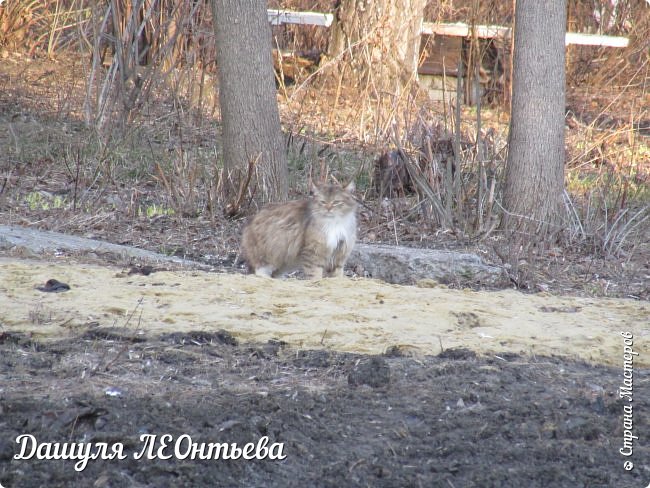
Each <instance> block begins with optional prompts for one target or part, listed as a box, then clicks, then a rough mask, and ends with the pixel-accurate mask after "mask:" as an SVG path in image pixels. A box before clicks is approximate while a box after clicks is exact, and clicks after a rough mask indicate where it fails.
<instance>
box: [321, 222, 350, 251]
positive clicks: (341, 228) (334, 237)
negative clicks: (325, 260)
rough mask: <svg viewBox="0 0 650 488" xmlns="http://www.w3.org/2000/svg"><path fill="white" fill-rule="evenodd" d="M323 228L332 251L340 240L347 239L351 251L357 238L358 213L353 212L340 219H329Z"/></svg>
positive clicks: (347, 246)
mask: <svg viewBox="0 0 650 488" xmlns="http://www.w3.org/2000/svg"><path fill="white" fill-rule="evenodd" d="M322 230H323V234H325V241H326V242H327V247H328V249H329V250H330V251H334V250H335V249H336V248H337V247H338V245H339V242H340V241H345V246H346V248H347V249H348V251H349V250H351V249H352V247H354V242H355V241H356V238H357V218H356V215H355V214H354V212H351V213H349V214H347V215H345V216H344V217H342V218H340V219H328V220H326V221H325V222H324V223H323V227H322Z"/></svg>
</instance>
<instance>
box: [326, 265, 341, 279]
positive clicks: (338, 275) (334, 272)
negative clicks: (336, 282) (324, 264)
mask: <svg viewBox="0 0 650 488" xmlns="http://www.w3.org/2000/svg"><path fill="white" fill-rule="evenodd" d="M326 276H327V277H333V278H343V266H337V267H335V268H333V269H332V270H330V271H328V272H327V274H326Z"/></svg>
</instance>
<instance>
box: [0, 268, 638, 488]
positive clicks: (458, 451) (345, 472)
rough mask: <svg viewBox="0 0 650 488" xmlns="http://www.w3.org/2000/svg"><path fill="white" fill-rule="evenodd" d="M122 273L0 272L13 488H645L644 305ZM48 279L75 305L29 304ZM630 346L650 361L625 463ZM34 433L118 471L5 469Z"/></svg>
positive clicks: (0, 363) (0, 423) (1, 369)
mask: <svg viewBox="0 0 650 488" xmlns="http://www.w3.org/2000/svg"><path fill="white" fill-rule="evenodd" d="M128 271H129V270H128V268H120V267H116V266H111V265H107V264H104V265H101V266H100V265H98V264H89V263H87V262H83V260H80V259H70V258H59V259H57V258H55V257H49V258H48V259H47V260H35V259H18V258H16V257H11V258H3V259H2V261H0V272H1V273H2V278H1V282H2V286H1V287H0V309H1V310H2V313H1V314H0V320H1V322H0V351H1V352H0V378H1V380H2V381H1V383H0V419H1V420H0V484H1V485H2V486H4V487H6V488H14V487H23V486H27V487H40V486H43V487H45V486H47V487H67V486H88V487H123V486H124V487H166V486H170V487H171V486H188V487H190V486H192V487H193V486H246V487H249V486H278V487H287V486H332V487H334V486H337V487H338V486H400V487H401V486H422V487H438V486H440V487H471V486H476V487H486V486H495V487H496V486H528V487H536V486H539V487H547V486H554V487H565V486H566V487H580V486H584V487H587V486H588V487H590V488H591V487H613V486H630V487H636V486H639V487H645V486H647V483H648V482H649V481H650V463H648V459H650V446H649V445H648V443H647V442H646V441H645V439H644V437H645V433H647V432H649V431H650V426H649V425H648V419H649V418H650V417H649V416H648V412H649V411H650V401H649V399H650V382H649V379H650V370H649V369H648V367H647V366H648V363H649V358H650V350H649V347H648V344H649V342H648V340H647V337H648V332H649V330H648V316H649V312H648V307H647V303H646V302H639V301H634V300H623V299H587V298H572V297H554V296H550V295H548V294H538V295H524V294H521V293H519V292H515V291H501V292H487V291H485V292H472V291H468V290H465V291H463V290H452V289H446V288H444V287H442V288H441V287H437V288H418V287H406V286H398V285H388V284H385V283H381V282H377V281H373V280H366V279H356V280H354V279H349V278H346V279H343V280H335V279H332V280H323V281H320V282H316V283H313V282H305V281H302V280H295V279H294V280H291V279H289V280H285V281H280V280H273V281H269V280H264V279H261V278H258V277H255V276H242V275H237V274H234V275H233V274H223V273H208V272H203V271H189V270H185V271H184V270H172V271H155V272H153V273H151V274H149V275H146V276H145V275H141V274H129V273H128ZM50 278H56V279H59V280H60V281H64V282H66V283H67V284H69V285H70V288H71V289H70V290H69V291H65V292H60V293H44V292H42V291H39V290H37V289H36V286H38V285H43V284H44V283H45V281H46V280H48V279H50ZM224 329H225V330H224ZM621 331H630V332H631V333H632V334H633V335H634V337H635V339H634V346H633V348H634V350H635V351H636V352H638V353H639V355H638V356H635V357H634V385H633V407H634V410H633V412H634V414H633V429H632V431H631V432H632V435H636V436H637V437H639V440H635V441H633V454H632V456H629V457H625V456H623V455H621V454H620V452H619V449H621V448H622V447H623V446H624V431H625V428H627V427H626V426H625V425H624V406H626V405H627V401H626V399H625V398H620V397H619V388H620V387H621V386H623V385H624V383H623V381H624V377H623V360H624V357H623V354H624V339H623V337H622V336H621V334H620V333H621ZM441 347H442V349H441ZM346 351H347V352H346ZM477 352H478V353H477ZM581 358H582V359H581ZM583 359H587V360H589V362H585V361H583ZM599 363H600V364H599ZM628 430H629V429H628ZM23 434H31V435H33V436H34V438H35V439H36V442H39V443H47V442H50V443H57V442H58V443H65V442H78V443H81V442H84V443H88V444H90V445H96V444H97V443H108V444H109V445H115V444H121V445H122V446H123V452H124V454H125V459H101V458H100V459H94V460H89V461H88V464H87V467H86V468H85V469H84V470H83V471H81V472H78V471H76V470H75V469H74V465H75V461H74V460H61V459H58V460H57V459H54V460H53V459H49V460H48V459H41V460H39V459H36V457H33V458H31V459H14V455H16V454H18V453H19V452H20V446H19V444H18V443H17V442H16V438H17V437H18V436H19V435H23ZM147 434H149V435H155V436H158V437H157V439H160V436H163V435H165V434H170V435H171V436H172V437H171V439H172V441H171V442H172V443H173V442H175V440H177V439H179V438H181V436H183V435H188V436H190V438H191V441H192V442H195V443H210V442H212V443H217V442H218V443H221V442H227V443H237V444H238V445H239V446H244V445H245V444H246V443H249V442H253V443H256V442H258V440H259V439H260V438H261V437H263V436H267V437H268V439H269V445H270V444H273V443H281V444H282V446H283V451H282V454H283V455H285V456H286V458H284V459H283V460H278V459H274V460H272V459H264V460H243V459H239V460H232V459H216V460H215V459H211V460H201V459H194V460H192V459H182V456H180V457H179V458H177V457H175V456H172V457H171V458H170V459H161V458H155V457H154V456H152V457H154V458H153V459H147V458H146V457H144V458H141V459H135V458H134V457H133V455H134V454H137V453H138V452H140V451H141V450H142V449H143V447H144V443H143V442H142V440H141V437H140V436H142V435H147ZM157 447H159V446H157ZM157 447H156V448H157ZM626 461H632V462H633V463H634V468H633V469H632V470H631V471H626V470H625V468H624V462H626Z"/></svg>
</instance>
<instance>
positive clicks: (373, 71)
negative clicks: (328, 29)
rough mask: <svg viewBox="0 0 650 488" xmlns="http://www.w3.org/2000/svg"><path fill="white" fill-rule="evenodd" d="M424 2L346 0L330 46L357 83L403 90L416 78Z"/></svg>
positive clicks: (393, 91)
mask: <svg viewBox="0 0 650 488" xmlns="http://www.w3.org/2000/svg"><path fill="white" fill-rule="evenodd" d="M426 3H427V1H426V0H374V1H370V0H342V1H341V2H340V5H339V7H338V9H337V11H336V22H335V23H334V25H333V27H332V34H331V38H330V44H329V55H330V57H335V56H338V55H340V54H342V53H344V52H346V53H347V54H348V56H347V57H346V58H345V63H344V68H343V69H345V68H347V67H349V68H350V72H353V73H354V78H355V81H356V82H357V85H358V86H359V87H361V86H367V85H372V87H373V88H374V90H375V95H379V93H378V92H380V91H382V90H383V91H387V92H388V93H390V94H399V93H400V92H401V90H402V88H403V87H404V86H406V85H407V84H408V83H409V82H410V81H412V80H414V79H415V74H416V68H417V64H418V55H419V47H420V30H421V28H422V18H423V14H424V7H425V5H426Z"/></svg>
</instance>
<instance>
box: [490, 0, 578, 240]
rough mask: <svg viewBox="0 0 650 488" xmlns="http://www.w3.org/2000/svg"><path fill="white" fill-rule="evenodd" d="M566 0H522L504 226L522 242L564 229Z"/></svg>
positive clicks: (519, 1) (519, 0)
mask: <svg viewBox="0 0 650 488" xmlns="http://www.w3.org/2000/svg"><path fill="white" fill-rule="evenodd" d="M565 31H566V0H551V1H547V2H540V1H538V0H517V3H516V11H515V33H514V36H515V37H514V59H513V79H512V113H511V119H510V135H509V151H508V165H507V170H506V188H505V195H504V208H505V213H504V216H503V220H502V227H503V229H504V230H505V231H506V233H507V234H508V235H510V236H511V237H512V238H513V239H515V240H516V241H517V242H521V243H540V242H543V241H545V240H547V239H549V238H552V237H553V235H555V234H556V233H557V232H558V231H559V229H560V225H561V222H560V220H561V219H560V216H561V213H560V210H561V202H562V191H563V188H564V160H565V154H564V110H565V69H564V62H565V47H564V37H565Z"/></svg>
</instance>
